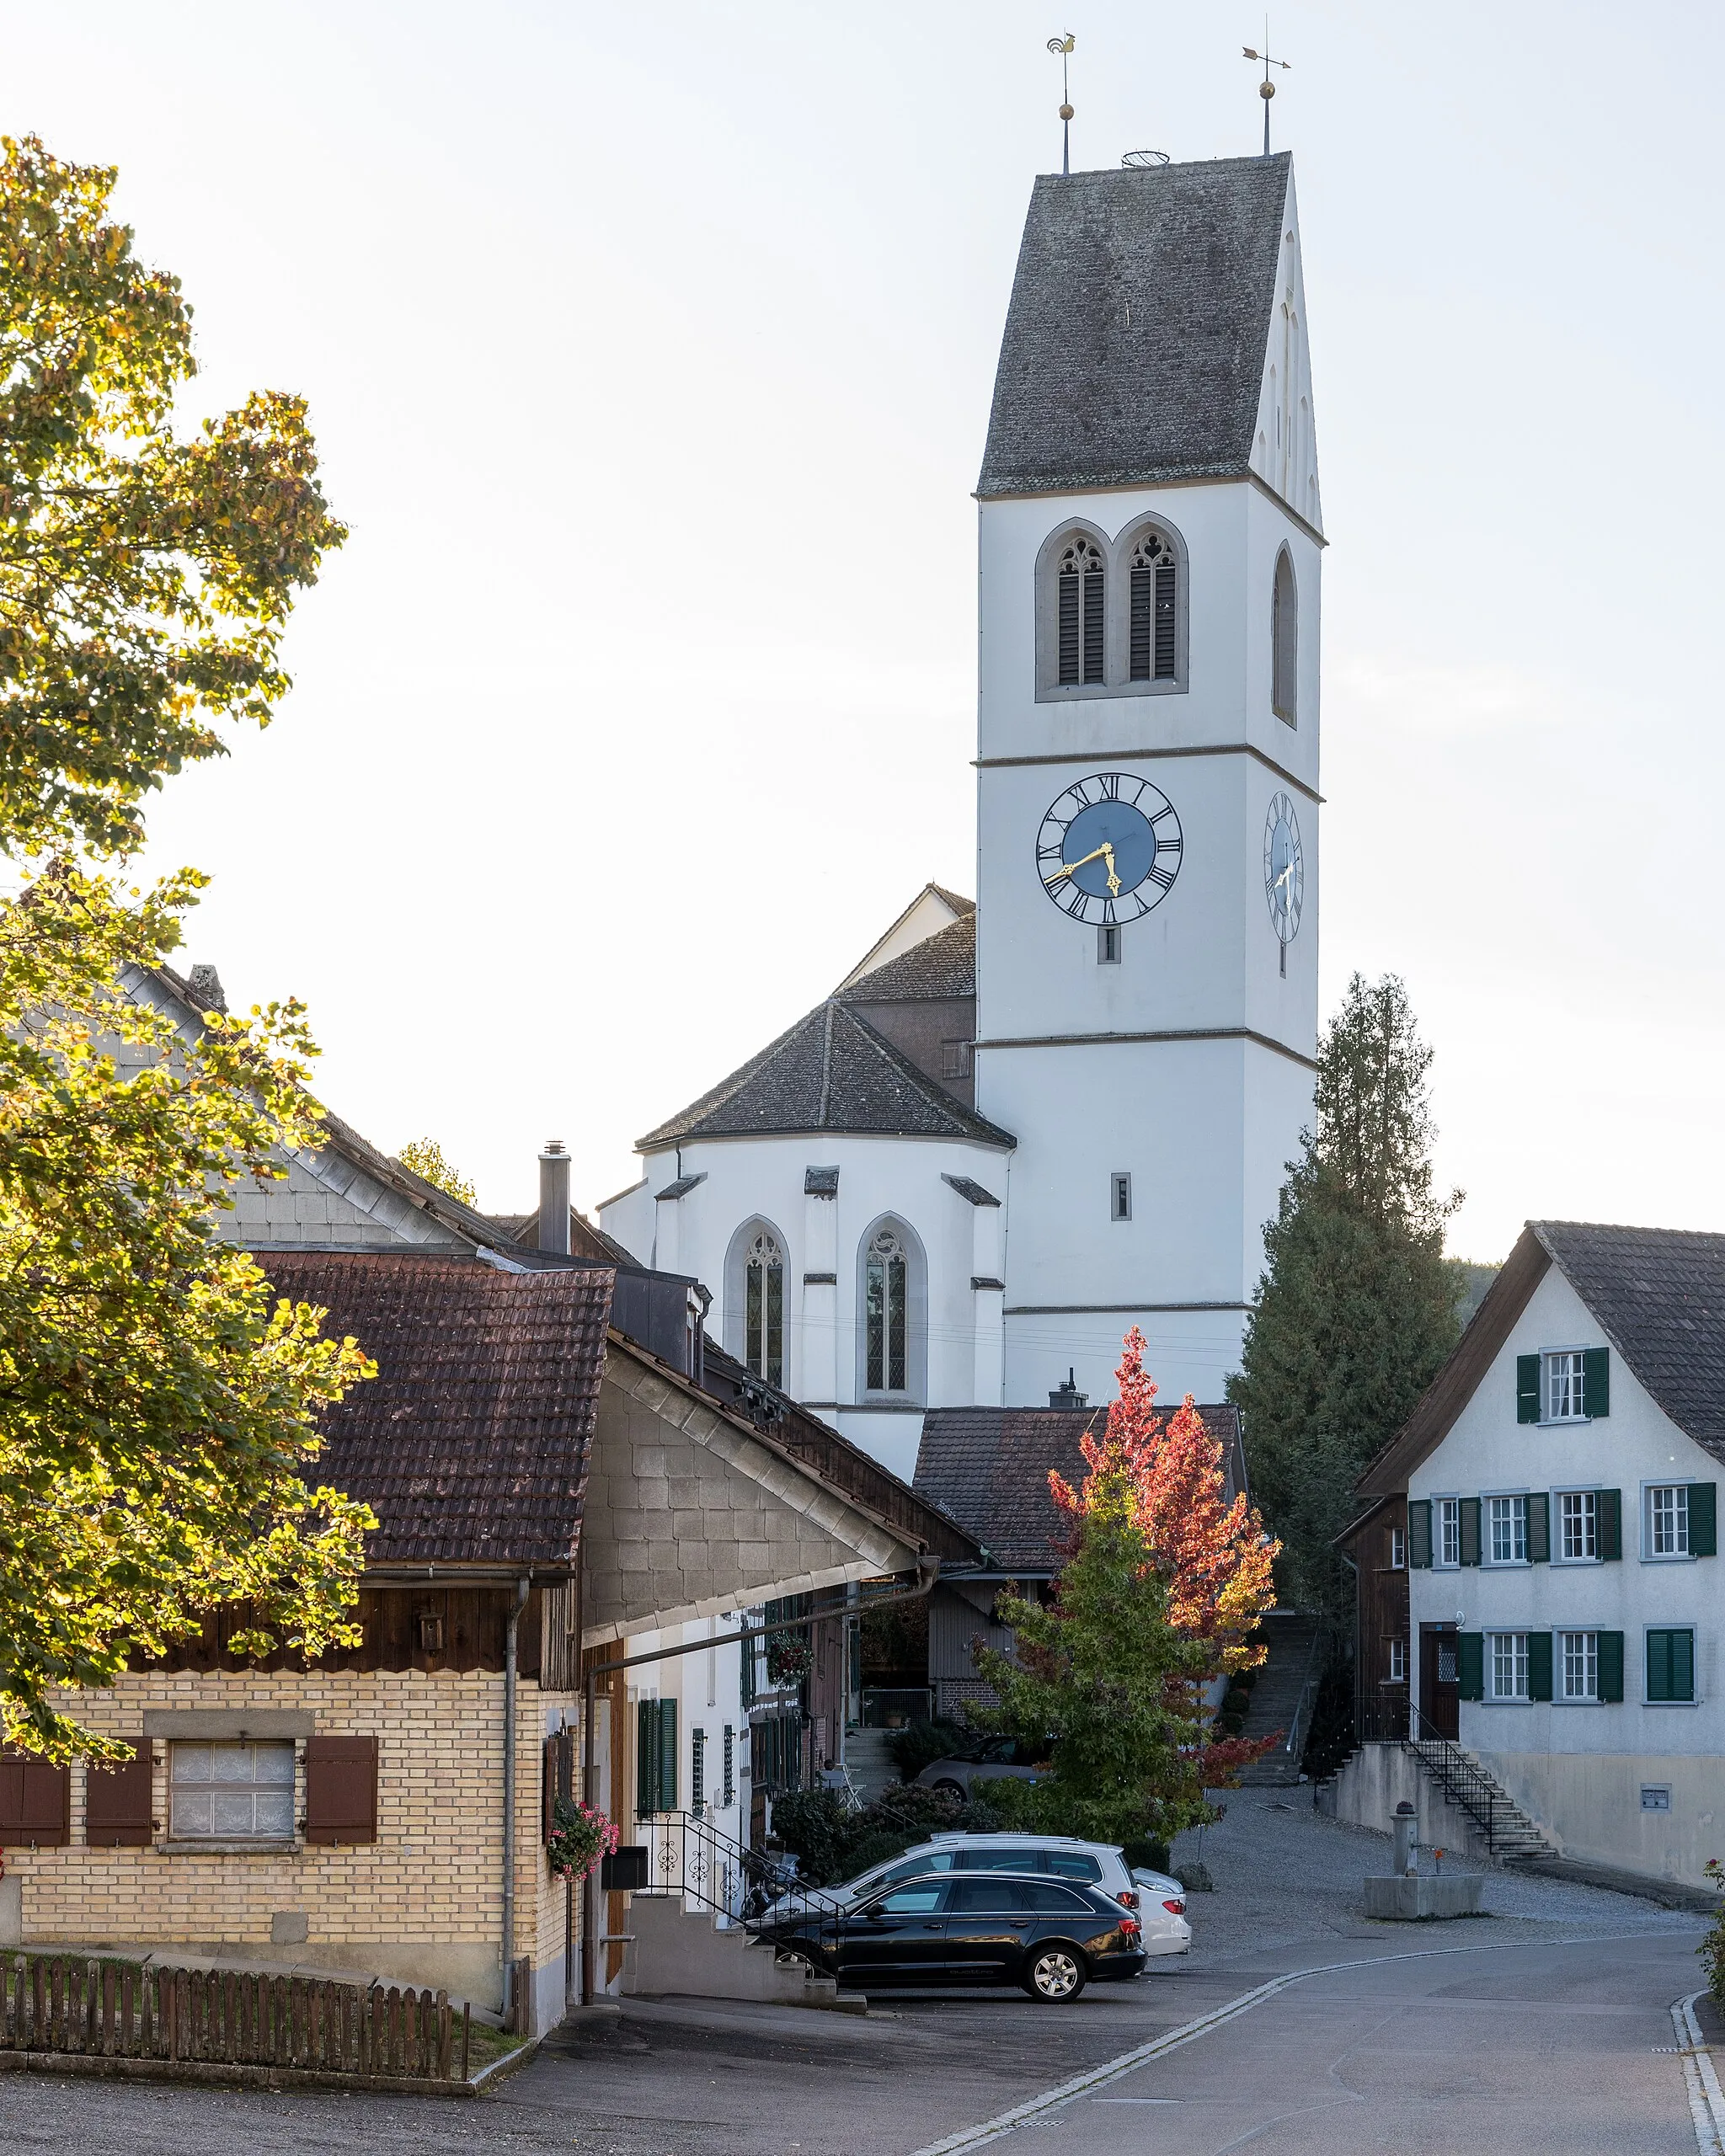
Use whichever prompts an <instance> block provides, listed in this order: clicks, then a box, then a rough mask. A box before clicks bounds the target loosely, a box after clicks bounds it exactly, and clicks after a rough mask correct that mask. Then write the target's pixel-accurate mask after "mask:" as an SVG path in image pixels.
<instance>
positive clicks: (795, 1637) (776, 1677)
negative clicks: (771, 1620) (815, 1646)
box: [766, 1632, 814, 1684]
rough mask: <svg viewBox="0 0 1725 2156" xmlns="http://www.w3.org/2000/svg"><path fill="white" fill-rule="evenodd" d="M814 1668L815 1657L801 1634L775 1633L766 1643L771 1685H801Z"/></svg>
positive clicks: (768, 1674)
mask: <svg viewBox="0 0 1725 2156" xmlns="http://www.w3.org/2000/svg"><path fill="white" fill-rule="evenodd" d="M813 1668H814V1653H813V1652H812V1651H811V1649H810V1647H809V1642H808V1641H807V1639H806V1638H805V1637H804V1635H803V1634H802V1633H801V1632H774V1633H772V1635H771V1636H769V1637H768V1640H767V1642H766V1681H767V1683H768V1684H801V1683H802V1681H803V1679H804V1678H805V1677H806V1676H807V1675H808V1674H809V1671H810V1670H811V1669H813Z"/></svg>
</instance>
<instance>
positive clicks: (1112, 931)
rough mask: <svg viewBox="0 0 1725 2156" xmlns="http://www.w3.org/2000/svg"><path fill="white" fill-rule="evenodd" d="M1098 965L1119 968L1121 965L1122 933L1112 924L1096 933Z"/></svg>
mask: <svg viewBox="0 0 1725 2156" xmlns="http://www.w3.org/2000/svg"><path fill="white" fill-rule="evenodd" d="M1096 963H1097V965H1099V966H1117V965H1119V963H1120V931H1119V926H1117V925H1115V924H1113V923H1110V924H1108V926H1104V927H1102V928H1098V929H1097V931H1096Z"/></svg>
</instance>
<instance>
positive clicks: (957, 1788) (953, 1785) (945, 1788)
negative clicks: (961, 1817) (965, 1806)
mask: <svg viewBox="0 0 1725 2156" xmlns="http://www.w3.org/2000/svg"><path fill="white" fill-rule="evenodd" d="M934 1790H935V1795H936V1796H956V1797H958V1798H959V1799H960V1800H962V1799H963V1797H964V1784H963V1782H955V1781H953V1780H952V1779H951V1777H950V1776H948V1777H947V1778H946V1779H945V1780H941V1781H937V1783H936V1784H935V1785H934Z"/></svg>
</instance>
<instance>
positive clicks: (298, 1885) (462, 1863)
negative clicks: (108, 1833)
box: [6, 1670, 579, 2005]
mask: <svg viewBox="0 0 1725 2156" xmlns="http://www.w3.org/2000/svg"><path fill="white" fill-rule="evenodd" d="M503 1699H504V1684H503V1679H502V1678H501V1677H499V1676H495V1675H491V1674H488V1673H480V1672H476V1673H472V1674H468V1675H449V1674H438V1675H426V1674H425V1673H421V1672H419V1671H416V1670H406V1671H399V1672H397V1671H387V1670H385V1671H375V1672H357V1671H355V1672H331V1673H315V1674H312V1675H310V1676H299V1675H296V1674H293V1673H286V1672H284V1673H276V1674H264V1673H248V1674H243V1675H232V1674H227V1673H219V1672H218V1673H210V1674H172V1675H170V1674H167V1673H147V1674H142V1675H135V1676H130V1677H127V1678H123V1679H122V1680H121V1681H120V1684H117V1685H115V1687H114V1689H112V1690H111V1691H108V1692H99V1693H83V1694H77V1695H71V1694H67V1695H62V1696H61V1699H60V1700H58V1701H57V1702H56V1704H58V1705H61V1706H62V1707H64V1708H65V1710H67V1711H68V1712H70V1713H72V1714H75V1715H77V1716H78V1717H79V1719H80V1720H81V1721H83V1723H84V1724H85V1726H87V1727H89V1728H92V1729H96V1730H100V1731H102V1732H104V1733H108V1734H112V1735H115V1736H120V1737H125V1738H126V1740H127V1741H128V1742H134V1743H137V1742H142V1726H143V1716H144V1713H145V1712H146V1710H152V1709H154V1710H159V1709H164V1708H165V1709H174V1708H204V1709H211V1708H214V1709H220V1710H229V1711H232V1710H238V1709H242V1708H264V1709H276V1710H289V1711H292V1712H297V1713H301V1714H306V1713H309V1714H310V1715H312V1716H313V1717H314V1719H315V1723H316V1726H317V1728H318V1731H319V1732H321V1733H328V1734H331V1735H364V1734H375V1735H376V1737H377V1741H378V1743H377V1749H378V1766H377V1841H376V1842H375V1843H371V1844H365V1845H362V1846H360V1847H348V1846H338V1847H321V1846H320V1847H315V1848H314V1847H310V1846H305V1845H302V1846H299V1847H296V1849H294V1850H293V1851H291V1853H287V1852H285V1853H282V1854H259V1855H256V1856H251V1855H217V1854H210V1855H204V1854H188V1855H183V1854H178V1853H174V1854H168V1853H166V1852H163V1851H161V1850H158V1849H90V1848H88V1847H86V1846H84V1844H83V1830H84V1814H85V1795H84V1792H85V1782H86V1770H85V1769H83V1767H82V1766H75V1767H74V1768H73V1769H72V1846H71V1847H70V1848H67V1849H40V1850H30V1849H8V1850H7V1851H6V1868H7V1871H8V1874H9V1875H10V1876H13V1877H15V1878H17V1879H19V1881H20V1882H21V1886H22V1892H23V1909H22V1921H23V1934H24V1940H25V1942H26V1943H28V1944H32V1945H35V1944H40V1945H48V1944H55V1945H58V1944H62V1943H64V1944H68V1945H70V1944H76V1945H81V1946H86V1945H87V1946H98V1945H108V1946H115V1947H131V1948H145V1947H147V1948H152V1949H153V1948H184V1949H186V1950H188V1951H191V1950H195V1951H199V1952H201V1953H205V1954H210V1955H215V1954H222V1955H225V1956H230V1957H232V1958H242V1957H246V1956H252V1957H256V1958H258V1959H263V1960H275V1961H281V1960H285V1959H290V1958H291V1959H292V1960H294V1961H298V1962H301V1963H304V1964H308V1965H311V1966H315V1967H323V1968H328V1969H343V1970H354V1971H359V1972H371V1973H376V1974H382V1975H384V1976H386V1977H397V1978H400V1979H402V1980H403V1981H407V1982H411V1983H432V1984H445V1985H447V1986H448V1988H450V1990H451V1992H453V1993H457V1994H458V1995H460V1996H462V1997H465V1998H471V1999H474V2000H475V2001H476V2002H477V2003H479V2004H491V2005H495V2004H497V2003H498V2002H499V1999H500V1997H501V1990H502V1976H501V1959H500V1955H501V1933H502V1917H503V1878H502V1871H503V1820H502V1790H503ZM516 1700H517V1721H516V1758H517V1774H516V1786H515V1854H516V1874H515V1880H516V1883H515V1895H516V1906H515V1951H516V1953H517V1954H518V1955H526V1956H530V1957H531V1959H532V1960H533V1961H534V1963H535V1965H536V1967H539V1966H541V1965H545V1964H548V1963H550V1962H552V1961H558V1962H559V1963H560V1961H561V1957H562V1955H563V1913H564V1907H565V1896H564V1889H563V1881H561V1880H558V1879H553V1876H552V1875H551V1872H550V1870H549V1868H548V1867H547V1864H546V1862H545V1852H544V1849H543V1846H542V1838H541V1821H542V1811H541V1793H540V1790H541V1785H540V1772H541V1758H542V1739H543V1737H544V1736H545V1734H546V1731H547V1719H548V1721H549V1722H550V1723H551V1724H552V1725H555V1724H556V1723H557V1722H558V1721H559V1720H560V1719H561V1718H562V1716H563V1715H564V1714H565V1713H566V1714H567V1716H568V1717H569V1720H570V1721H574V1720H575V1718H576V1716H577V1712H578V1707H579V1702H578V1700H577V1699H576V1698H575V1697H574V1696H568V1697H563V1696H558V1695H552V1694H545V1693H542V1692H541V1690H540V1689H539V1688H538V1686H537V1684H531V1683H529V1682H523V1683H522V1684H521V1685H520V1686H519V1689H518V1691H517V1694H516ZM152 1749H153V1751H154V1753H155V1755H156V1765H155V1805H154V1816H155V1817H156V1818H157V1819H158V1820H159V1821H160V1822H162V1827H163V1838H165V1833H166V1828H167V1822H168V1812H167V1803H168V1766H167V1758H166V1754H167V1746H166V1745H165V1744H164V1743H163V1742H161V1740H159V1739H158V1740H157V1742H155V1744H154V1745H153V1747H152ZM301 1749H302V1750H303V1747H302V1748H301ZM304 1771H305V1770H304V1765H303V1762H302V1763H301V1764H300V1767H299V1770H298V1772H299V1779H298V1786H297V1789H296V1805H295V1817H296V1819H297V1818H298V1817H300V1816H301V1813H302V1811H303V1808H304V1790H305V1784H304ZM277 1913H287V1914H289V1915H294V1916H298V1915H303V1916H304V1918H305V1919H306V1924H307V1939H306V1940H305V1942H304V1943H303V1944H293V1945H273V1944H272V1941H271V1923H272V1919H273V1918H274V1917H275V1915H276V1914H277ZM548 1976H549V1972H547V1983H546V1984H545V1985H544V1986H543V1987H542V1988H545V1989H547V1990H548V1989H549V1988H550V1984H549V1981H548Z"/></svg>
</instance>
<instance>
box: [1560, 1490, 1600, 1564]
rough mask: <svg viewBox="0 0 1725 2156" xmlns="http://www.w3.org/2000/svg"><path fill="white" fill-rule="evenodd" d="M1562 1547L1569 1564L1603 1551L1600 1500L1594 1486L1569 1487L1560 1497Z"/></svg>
mask: <svg viewBox="0 0 1725 2156" xmlns="http://www.w3.org/2000/svg"><path fill="white" fill-rule="evenodd" d="M1557 1518H1558V1529H1559V1540H1558V1548H1559V1549H1560V1550H1562V1555H1563V1557H1564V1560H1565V1561H1566V1562H1567V1563H1569V1564H1580V1563H1583V1562H1584V1561H1592V1560H1595V1559H1597V1557H1598V1556H1599V1493H1598V1492H1596V1491H1594V1490H1565V1491H1564V1492H1562V1496H1561V1497H1559V1498H1558V1500H1557Z"/></svg>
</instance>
